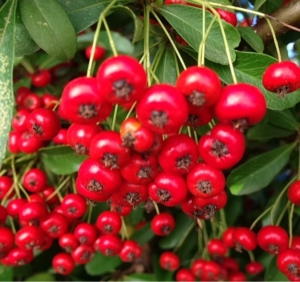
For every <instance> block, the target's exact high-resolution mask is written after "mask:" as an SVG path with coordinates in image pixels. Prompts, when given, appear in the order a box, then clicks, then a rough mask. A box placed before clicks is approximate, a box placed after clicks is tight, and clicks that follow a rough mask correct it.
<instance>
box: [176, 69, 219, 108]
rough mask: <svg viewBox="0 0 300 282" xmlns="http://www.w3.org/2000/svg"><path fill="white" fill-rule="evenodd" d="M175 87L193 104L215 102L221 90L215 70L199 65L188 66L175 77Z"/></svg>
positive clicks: (209, 104) (211, 103)
mask: <svg viewBox="0 0 300 282" xmlns="http://www.w3.org/2000/svg"><path fill="white" fill-rule="evenodd" d="M176 87H177V88H178V89H179V90H180V92H181V93H182V94H183V95H185V97H186V98H187V101H188V102H189V103H190V104H192V105H194V106H198V107H199V106H211V105H213V104H215V103H216V102H217V101H218V99H219V97H220V95H221V91H222V84H221V81H220V79H219V77H218V75H217V73H216V72H214V71H213V70H212V69H210V68H207V67H204V66H201V67H198V66H193V67H189V68H187V69H186V70H184V71H183V72H181V74H180V75H179V77H178V78H177V81H176Z"/></svg>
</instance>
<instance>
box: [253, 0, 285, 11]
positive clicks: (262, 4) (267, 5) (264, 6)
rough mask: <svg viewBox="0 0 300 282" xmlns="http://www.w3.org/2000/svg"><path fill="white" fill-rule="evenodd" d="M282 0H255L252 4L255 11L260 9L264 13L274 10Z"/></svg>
mask: <svg viewBox="0 0 300 282" xmlns="http://www.w3.org/2000/svg"><path fill="white" fill-rule="evenodd" d="M283 1H284V0H276V1H274V0H256V1H255V5H254V10H255V11H261V12H263V13H266V14H271V13H273V12H274V11H276V10H277V9H278V8H279V7H280V6H281V5H282V3H283Z"/></svg>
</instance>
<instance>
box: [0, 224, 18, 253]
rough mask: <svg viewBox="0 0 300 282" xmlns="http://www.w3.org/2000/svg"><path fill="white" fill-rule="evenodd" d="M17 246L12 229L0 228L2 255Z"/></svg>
mask: <svg viewBox="0 0 300 282" xmlns="http://www.w3.org/2000/svg"><path fill="white" fill-rule="evenodd" d="M14 244H15V235H14V233H13V232H12V230H11V229H10V228H7V227H0V253H6V252H8V251H9V250H10V249H11V248H12V247H13V246H14Z"/></svg>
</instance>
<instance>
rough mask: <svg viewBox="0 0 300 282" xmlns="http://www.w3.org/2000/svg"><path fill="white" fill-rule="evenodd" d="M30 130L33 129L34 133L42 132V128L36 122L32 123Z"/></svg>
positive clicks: (39, 133)
mask: <svg viewBox="0 0 300 282" xmlns="http://www.w3.org/2000/svg"><path fill="white" fill-rule="evenodd" d="M32 130H33V131H34V133H35V134H36V135H43V133H44V130H43V128H42V127H41V126H40V125H38V124H36V123H34V124H33V125H32Z"/></svg>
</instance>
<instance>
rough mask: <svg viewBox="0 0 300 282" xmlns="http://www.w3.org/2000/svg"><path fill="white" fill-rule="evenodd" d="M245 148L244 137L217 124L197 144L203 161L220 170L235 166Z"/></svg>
mask: <svg viewBox="0 0 300 282" xmlns="http://www.w3.org/2000/svg"><path fill="white" fill-rule="evenodd" d="M245 147H246V144H245V137H244V135H243V134H242V133H241V132H240V131H238V130H235V129H234V128H232V127H231V126H230V125H225V124H217V125H216V126H215V127H214V128H213V129H212V130H211V131H210V132H209V133H207V134H206V135H203V136H202V137H201V138H200V140H199V144H198V150H199V155H200V157H201V158H202V159H203V161H205V162H207V163H208V164H210V165H211V166H213V167H215V168H217V169H220V170H223V169H229V168H231V167H233V166H234V165H236V164H237V163H238V162H239V161H240V160H241V158H242V157H243V155H244V151H245Z"/></svg>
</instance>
